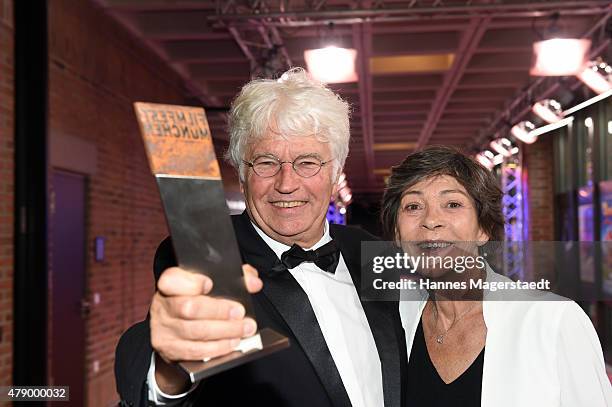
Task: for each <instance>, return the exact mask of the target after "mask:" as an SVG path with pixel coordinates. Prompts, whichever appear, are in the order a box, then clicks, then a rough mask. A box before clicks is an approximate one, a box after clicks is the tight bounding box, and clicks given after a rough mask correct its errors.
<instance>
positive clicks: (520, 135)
mask: <svg viewBox="0 0 612 407" xmlns="http://www.w3.org/2000/svg"><path fill="white" fill-rule="evenodd" d="M534 129H535V125H534V124H533V123H531V122H530V121H524V122H520V123H517V124H515V125H514V126H513V127H512V129H510V133H512V135H513V136H514V137H516V138H517V139H519V140H521V141H522V142H523V143H526V144H532V143H535V142H536V141H537V139H538V136H537V135H535V136H534V135H530V134H531V131H532V130H534Z"/></svg>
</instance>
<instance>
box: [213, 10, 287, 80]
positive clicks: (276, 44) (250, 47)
mask: <svg viewBox="0 0 612 407" xmlns="http://www.w3.org/2000/svg"><path fill="white" fill-rule="evenodd" d="M267 3H268V2H266V1H264V0H254V1H250V0H249V1H247V2H243V1H241V2H238V1H236V0H228V1H220V0H217V1H216V12H217V14H218V15H224V14H227V13H231V14H236V13H240V12H242V11H243V10H249V11H250V12H252V13H260V12H267V11H268V6H267ZM280 3H281V5H280V9H281V10H282V9H283V7H284V6H283V3H284V1H282V0H281V2H280ZM266 20H267V19H249V20H248V21H247V22H248V23H249V24H248V25H244V24H240V25H238V24H232V23H231V22H227V23H224V25H226V26H227V29H228V31H229V32H230V34H231V35H232V37H233V38H234V40H235V41H236V43H237V44H238V46H239V47H240V49H241V50H242V52H243V53H244V56H245V57H246V58H247V59H248V60H249V63H250V67H251V78H275V77H278V76H279V75H280V74H281V73H282V72H284V71H286V70H287V69H289V68H290V67H291V66H293V64H292V62H291V58H290V57H289V53H288V52H287V49H286V47H285V44H284V43H283V40H282V38H281V36H280V33H279V32H278V28H276V27H275V26H273V25H269V24H267V22H268V21H266ZM247 38H248V40H247ZM257 38H258V39H257Z"/></svg>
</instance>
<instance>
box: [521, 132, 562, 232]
mask: <svg viewBox="0 0 612 407" xmlns="http://www.w3.org/2000/svg"><path fill="white" fill-rule="evenodd" d="M552 141H553V139H552V137H550V136H549V137H547V136H546V135H544V136H542V137H540V138H539V139H538V141H537V142H535V143H533V144H530V145H525V146H524V149H523V152H524V155H523V160H524V168H526V172H527V185H528V199H529V220H528V224H529V240H554V236H555V226H554V225H555V218H554V216H555V214H554V209H555V208H554V201H553V198H554V178H553V177H554V172H553V171H554V165H553V164H554V152H553V142H552Z"/></svg>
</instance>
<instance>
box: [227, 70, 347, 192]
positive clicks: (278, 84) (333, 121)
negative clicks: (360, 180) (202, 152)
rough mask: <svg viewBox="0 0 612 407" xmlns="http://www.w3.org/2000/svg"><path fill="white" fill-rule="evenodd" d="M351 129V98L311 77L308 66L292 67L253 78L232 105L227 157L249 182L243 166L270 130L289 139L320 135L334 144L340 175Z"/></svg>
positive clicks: (331, 148) (332, 148)
mask: <svg viewBox="0 0 612 407" xmlns="http://www.w3.org/2000/svg"><path fill="white" fill-rule="evenodd" d="M349 129H350V127H349V105H348V103H347V102H345V101H344V100H342V99H341V98H340V96H338V95H336V94H335V93H334V92H332V91H331V90H330V89H329V88H327V87H326V86H325V85H323V84H322V83H320V82H317V81H315V80H313V79H312V78H310V77H309V76H308V74H307V73H306V71H305V70H304V69H303V68H292V69H290V70H288V71H287V72H285V73H284V74H283V75H282V76H281V77H280V78H279V79H278V80H275V79H256V80H253V81H251V82H249V83H247V84H246V85H245V86H244V87H243V88H242V90H241V91H240V93H239V94H238V96H236V98H235V99H234V101H233V102H232V106H231V109H230V115H229V136H230V143H229V149H228V150H227V152H226V154H225V158H226V160H228V161H229V162H230V164H231V165H232V166H234V168H236V170H237V171H238V174H239V175H240V180H241V181H244V176H243V175H244V174H243V171H241V166H242V164H243V163H242V160H244V159H245V154H246V152H247V149H248V148H249V147H250V146H252V145H253V143H255V142H256V141H257V140H259V139H261V138H262V137H264V136H265V135H266V134H267V133H268V132H269V131H274V132H275V133H278V134H279V135H281V137H283V138H286V139H288V138H290V137H299V136H308V135H314V136H315V137H316V138H317V139H318V140H320V141H322V142H326V143H327V142H328V143H330V150H331V153H332V157H333V158H334V161H333V166H334V171H333V175H332V176H333V177H334V179H335V177H337V176H338V175H340V171H341V170H342V168H343V167H344V163H345V161H346V157H347V155H348V150H349V137H350V136H349V134H350V132H349Z"/></svg>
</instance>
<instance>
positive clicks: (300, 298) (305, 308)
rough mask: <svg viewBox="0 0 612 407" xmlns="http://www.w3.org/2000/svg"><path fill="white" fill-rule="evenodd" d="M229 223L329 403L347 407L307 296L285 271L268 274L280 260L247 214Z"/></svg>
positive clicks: (245, 258) (342, 390) (346, 395)
mask: <svg viewBox="0 0 612 407" xmlns="http://www.w3.org/2000/svg"><path fill="white" fill-rule="evenodd" d="M232 220H233V221H234V229H235V232H236V235H237V236H238V244H239V246H240V252H241V254H242V256H243V260H244V261H245V262H247V263H249V264H251V265H252V266H254V267H255V268H257V270H258V271H259V273H260V277H261V278H262V280H263V282H264V287H263V290H262V293H263V295H264V296H265V298H266V299H267V300H268V301H269V302H270V303H271V304H272V305H273V306H274V307H275V308H276V310H277V312H278V313H279V314H280V315H281V317H282V318H283V319H284V321H285V323H286V324H287V326H289V328H290V329H291V331H292V333H293V335H294V336H295V338H296V340H297V341H298V342H299V345H300V346H301V348H302V349H303V350H304V353H305V354H306V356H307V357H308V359H309V360H310V362H311V363H312V366H313V368H314V370H315V371H316V372H317V375H318V376H319V379H320V380H321V383H322V384H323V387H324V388H325V390H326V391H327V394H328V395H329V397H330V399H331V402H332V404H333V405H334V406H347V407H349V406H350V405H351V402H350V400H349V397H348V394H347V393H346V389H345V388H344V385H343V383H342V379H341V378H340V374H339V373H338V369H337V368H336V364H335V363H334V360H333V359H332V356H331V353H330V352H329V349H328V347H327V343H326V342H325V338H324V337H323V333H322V332H321V328H320V327H319V323H318V322H317V319H316V316H315V314H314V311H313V309H312V306H311V305H310V301H309V300H308V296H307V295H306V293H305V292H304V290H302V288H301V287H300V285H299V284H298V282H297V281H296V280H295V279H294V278H293V276H292V275H291V274H290V273H289V272H288V271H285V272H283V273H280V274H277V275H275V276H273V275H272V273H270V271H271V270H272V269H273V268H278V267H279V263H280V261H279V260H278V258H277V257H276V254H275V253H274V252H273V251H272V249H271V248H270V247H268V245H266V244H265V242H264V241H263V240H262V239H261V238H260V237H259V235H258V234H257V232H256V231H255V229H254V228H253V225H252V224H251V221H250V219H249V217H248V215H247V214H246V212H244V213H243V214H242V215H240V216H233V217H232ZM294 346H295V345H294Z"/></svg>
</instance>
